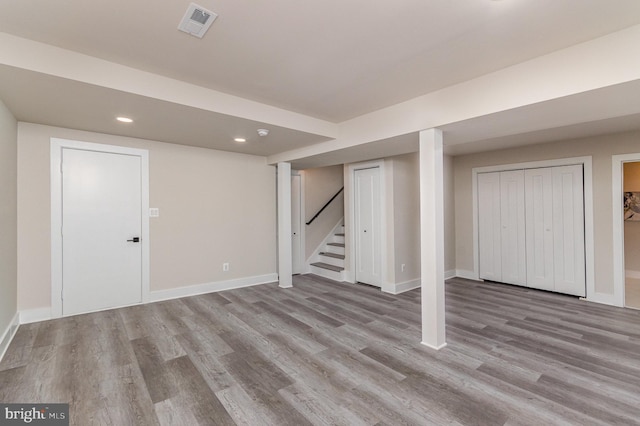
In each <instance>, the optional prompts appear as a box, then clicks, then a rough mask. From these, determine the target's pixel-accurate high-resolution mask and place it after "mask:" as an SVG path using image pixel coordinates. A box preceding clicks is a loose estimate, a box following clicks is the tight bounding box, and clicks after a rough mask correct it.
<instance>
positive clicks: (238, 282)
mask: <svg viewBox="0 0 640 426" xmlns="http://www.w3.org/2000/svg"><path fill="white" fill-rule="evenodd" d="M277 281H278V274H276V273H272V274H266V275H257V276H254V277H245V278H237V279H233V280H225V281H216V282H211V283H205V284H196V285H190V286H186V287H177V288H172V289H168V290H158V291H152V292H151V294H150V295H149V298H150V300H149V301H150V302H159V301H161V300H170V299H179V298H181V297H190V296H197V295H199V294H205V293H213V292H218V291H224V290H233V289H236V288H242V287H251V286H254V285H259V284H267V283H274V282H277Z"/></svg>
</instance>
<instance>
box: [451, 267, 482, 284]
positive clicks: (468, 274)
mask: <svg viewBox="0 0 640 426" xmlns="http://www.w3.org/2000/svg"><path fill="white" fill-rule="evenodd" d="M455 276H456V277H458V278H464V279H467V280H475V281H480V279H479V278H478V277H477V275H476V273H475V272H474V271H469V270H467V269H456V275H455Z"/></svg>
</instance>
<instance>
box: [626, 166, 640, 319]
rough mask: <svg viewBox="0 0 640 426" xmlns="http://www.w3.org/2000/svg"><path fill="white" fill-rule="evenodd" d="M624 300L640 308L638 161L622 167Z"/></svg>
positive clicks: (639, 167)
mask: <svg viewBox="0 0 640 426" xmlns="http://www.w3.org/2000/svg"><path fill="white" fill-rule="evenodd" d="M622 190H623V193H624V194H623V220H624V223H623V241H624V294H625V297H624V302H625V306H626V307H627V308H634V309H640V161H633V162H626V163H624V164H623V167H622Z"/></svg>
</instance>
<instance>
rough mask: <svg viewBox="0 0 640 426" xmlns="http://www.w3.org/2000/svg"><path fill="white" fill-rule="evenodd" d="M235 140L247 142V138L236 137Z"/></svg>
mask: <svg viewBox="0 0 640 426" xmlns="http://www.w3.org/2000/svg"><path fill="white" fill-rule="evenodd" d="M234 141H236V142H246V141H247V140H246V139H245V138H235V139H234Z"/></svg>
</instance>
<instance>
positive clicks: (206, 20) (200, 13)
mask: <svg viewBox="0 0 640 426" xmlns="http://www.w3.org/2000/svg"><path fill="white" fill-rule="evenodd" d="M217 17H218V15H216V14H215V13H213V12H211V11H209V10H207V9H205V8H204V7H202V6H198V5H197V4H195V3H191V4H190V5H189V8H188V9H187V11H186V12H185V14H184V17H183V18H182V21H180V25H178V29H179V30H180V31H184V32H185V33H189V34H191V35H192V36H194V37H198V38H202V36H203V35H204V33H206V32H207V30H208V29H209V27H210V26H211V24H212V23H213V21H215V19H216V18H217Z"/></svg>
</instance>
